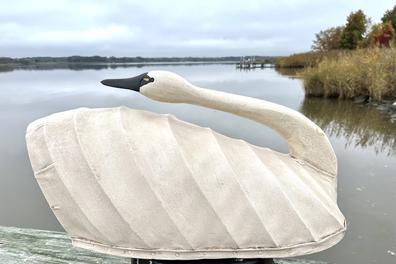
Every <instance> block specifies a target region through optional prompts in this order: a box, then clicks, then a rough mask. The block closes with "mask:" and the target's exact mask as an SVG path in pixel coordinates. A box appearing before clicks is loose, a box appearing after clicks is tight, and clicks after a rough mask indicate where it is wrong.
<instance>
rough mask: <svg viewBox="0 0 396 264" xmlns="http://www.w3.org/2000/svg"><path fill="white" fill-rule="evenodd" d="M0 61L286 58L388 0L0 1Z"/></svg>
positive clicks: (373, 13) (380, 9)
mask: <svg viewBox="0 0 396 264" xmlns="http://www.w3.org/2000/svg"><path fill="white" fill-rule="evenodd" d="M0 4H1V8H0V56H9V57H23V56H69V55H102V56H146V57H157V56H227V55H234V56H239V55H250V54H256V55H287V54H290V53H295V52H301V51H306V50H309V49H310V47H311V44H312V39H313V38H314V34H315V33H316V32H318V31H320V30H321V29H325V28H328V27H331V26H337V25H342V24H344V23H345V19H346V16H347V15H348V14H349V13H350V12H351V11H354V10H357V9H362V10H363V11H364V12H365V13H366V14H367V15H368V16H369V17H371V18H372V20H373V22H378V21H380V18H381V17H382V15H383V13H384V12H385V10H387V9H391V8H392V7H393V5H394V4H395V1H394V0H377V1H372V0H365V1H361V0H344V1H341V0H330V1H327V0H325V1H324V0H323V1H322V0H321V1H315V0H251V1H250V0H200V1H188V0H163V1H154V0H140V1H127V0H112V1H110V0H109V1H102V0H79V1H77V0H75V1H71V0H70V1H69V0H61V1H57V0H29V1H28V0H25V1H21V0H0Z"/></svg>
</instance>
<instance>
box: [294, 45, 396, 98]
mask: <svg viewBox="0 0 396 264" xmlns="http://www.w3.org/2000/svg"><path fill="white" fill-rule="evenodd" d="M301 75H302V77H303V80H304V88H305V94H306V95H307V96H323V97H338V98H354V97H357V96H360V95H364V96H369V97H370V98H372V99H374V100H378V101H380V100H382V99H385V98H395V97H396V49H394V48H391V49H378V48H375V49H361V50H356V51H353V52H348V53H340V54H339V55H338V56H332V57H324V58H323V59H322V60H321V61H320V62H319V63H318V65H316V66H314V67H308V68H306V69H305V70H304V71H303V72H302V73H301Z"/></svg>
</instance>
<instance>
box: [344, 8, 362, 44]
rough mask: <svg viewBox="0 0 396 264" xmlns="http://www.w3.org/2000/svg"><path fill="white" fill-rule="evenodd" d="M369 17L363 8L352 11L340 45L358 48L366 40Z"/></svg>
mask: <svg viewBox="0 0 396 264" xmlns="http://www.w3.org/2000/svg"><path fill="white" fill-rule="evenodd" d="M368 23H369V19H368V18H367V17H366V15H365V14H364V13H363V11H362V10H358V11H356V12H352V13H351V14H350V15H349V16H348V18H347V23H346V25H345V29H344V30H343V32H342V34H341V42H340V47H341V48H343V49H356V48H357V47H358V46H359V45H360V44H361V43H362V41H363V40H364V36H365V33H366V31H367V25H368Z"/></svg>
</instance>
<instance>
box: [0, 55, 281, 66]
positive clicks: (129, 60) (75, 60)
mask: <svg viewBox="0 0 396 264" xmlns="http://www.w3.org/2000/svg"><path fill="white" fill-rule="evenodd" d="M256 58H257V59H259V60H262V61H265V62H266V63H269V64H272V63H273V62H274V61H275V59H276V57H273V56H256ZM240 59H241V57H239V56H226V57H153V58H149V57H102V56H69V57H24V58H10V57H0V66H2V65H6V66H29V65H39V64H41V65H47V64H50V65H59V64H85V65H87V64H88V65H89V64H91V65H93V64H96V65H101V64H102V65H111V64H113V65H142V64H144V65H147V64H153V65H158V64H212V63H227V64H231V63H237V62H239V61H240Z"/></svg>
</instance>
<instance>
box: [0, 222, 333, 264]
mask: <svg viewBox="0 0 396 264" xmlns="http://www.w3.org/2000/svg"><path fill="white" fill-rule="evenodd" d="M0 263H2V264H3V263H4V264H21V263H29V264H45V263H54V264H55V263H56V264H129V263H131V260H130V259H127V258H120V257H114V256H111V255H105V254H99V253H94V252H91V251H88V250H84V249H78V248H75V247H73V246H72V244H71V241H70V239H69V238H68V237H67V236H66V234H65V233H63V232H52V231H44V230H35V229H23V228H15V227H2V226H0ZM275 263H278V264H326V263H325V262H317V261H309V260H301V259H287V260H286V259H277V260H275Z"/></svg>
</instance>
